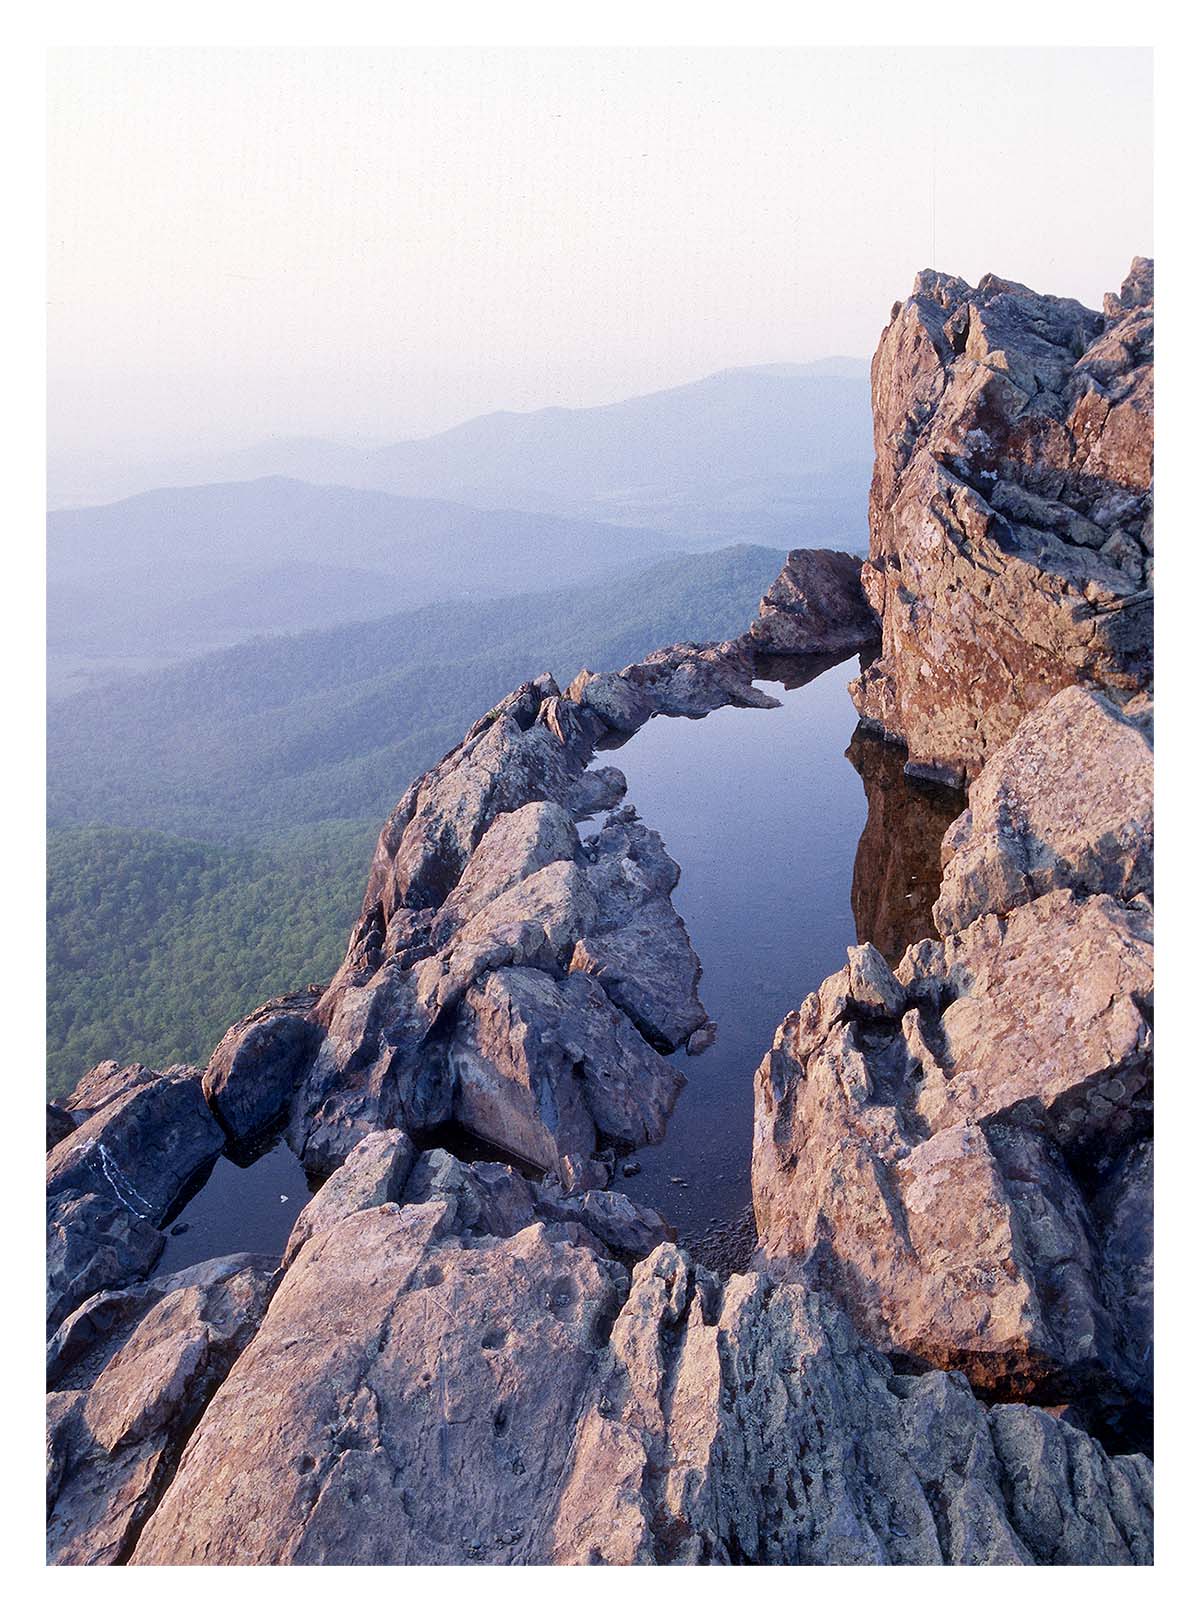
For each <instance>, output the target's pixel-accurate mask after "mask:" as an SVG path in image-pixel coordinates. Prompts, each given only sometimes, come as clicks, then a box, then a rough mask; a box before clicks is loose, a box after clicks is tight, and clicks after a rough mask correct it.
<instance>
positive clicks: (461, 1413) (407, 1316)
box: [131, 1164, 1150, 1565]
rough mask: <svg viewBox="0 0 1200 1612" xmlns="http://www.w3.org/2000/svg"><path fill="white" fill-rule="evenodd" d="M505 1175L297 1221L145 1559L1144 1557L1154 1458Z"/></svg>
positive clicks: (791, 1292) (433, 1181) (429, 1172)
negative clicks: (544, 1215)
mask: <svg viewBox="0 0 1200 1612" xmlns="http://www.w3.org/2000/svg"><path fill="white" fill-rule="evenodd" d="M489 1170H490V1171H491V1172H492V1177H491V1179H490V1180H489V1179H488V1176H487V1174H486V1172H487V1171H489ZM498 1171H499V1167H498V1166H485V1167H478V1166H476V1167H474V1168H467V1167H464V1166H461V1165H458V1166H457V1168H456V1169H455V1168H453V1166H452V1167H451V1168H449V1169H447V1168H446V1167H445V1166H444V1165H442V1166H438V1165H436V1164H435V1165H433V1166H432V1167H431V1168H430V1167H425V1168H422V1166H420V1165H418V1166H417V1167H414V1169H413V1171H412V1173H411V1174H410V1176H409V1178H408V1186H407V1188H406V1191H405V1201H404V1202H403V1203H402V1204H396V1203H384V1204H380V1205H378V1206H375V1207H371V1208H363V1209H359V1210H357V1211H355V1212H352V1213H350V1214H348V1215H346V1216H345V1217H344V1218H342V1219H339V1220H336V1221H334V1222H333V1223H331V1224H329V1225H328V1226H326V1227H325V1228H324V1229H322V1230H321V1231H319V1232H315V1233H314V1235H312V1236H311V1237H310V1238H309V1239H308V1240H307V1241H306V1242H305V1243H304V1245H303V1247H302V1248H301V1249H300V1250H299V1252H298V1254H297V1255H296V1257H295V1258H294V1259H293V1261H292V1263H291V1264H290V1266H289V1268H288V1270H287V1272H286V1274H285V1275H284V1277H283V1280H282V1282H281V1284H280V1286H279V1289H278V1291H277V1292H276V1294H275V1296H274V1298H273V1299H272V1301H271V1304H270V1307H269V1309H268V1310H267V1313H266V1316H265V1319H264V1320H263V1323H262V1325H261V1326H260V1327H259V1329H258V1331H257V1333H256V1335H255V1337H254V1339H253V1341H252V1342H251V1343H249V1344H248V1345H247V1347H246V1348H245V1349H244V1351H243V1352H242V1353H241V1354H240V1355H239V1356H238V1358H237V1360H236V1361H235V1363H234V1364H233V1366H232V1368H231V1369H230V1370H229V1372H228V1374H227V1375H226V1376H225V1378H224V1381H223V1382H222V1384H221V1386H220V1387H219V1388H218V1389H217V1391H216V1393H215V1395H214V1396H213V1398H212V1401H211V1403H210V1405H209V1407H208V1409H207V1410H206V1412H205V1414H204V1416H203V1419H202V1420H201V1422H200V1425H199V1427H198V1428H197V1430H196V1432H195V1433H194V1434H193V1435H192V1438H191V1440H190V1442H189V1443H188V1446H187V1448H186V1450H185V1451H184V1453H183V1456H182V1458H181V1460H180V1462H179V1468H178V1472H177V1474H176V1476H175V1478H174V1480H173V1481H172V1483H171V1485H170V1487H169V1488H168V1489H167V1491H166V1494H165V1495H164V1497H163V1499H162V1500H161V1501H160V1503H159V1505H158V1507H157V1509H156V1510H155V1512H154V1514H153V1515H152V1516H151V1517H150V1518H149V1520H148V1522H147V1523H146V1525H145V1527H144V1528H143V1530H142V1532H141V1536H140V1539H139V1540H138V1543H137V1545H136V1548H135V1549H134V1551H133V1553H132V1557H131V1559H132V1561H133V1562H134V1563H135V1564H168V1563H170V1564H180V1563H187V1564H210V1565H216V1564H232V1563H251V1564H254V1563H292V1564H321V1563H442V1564H448V1563H456V1562H459V1563H461V1562H476V1563H500V1564H508V1563H513V1564H522V1563H564V1564H565V1563H614V1564H615V1563H688V1562H692V1563H695V1562H713V1563H720V1562H747V1561H753V1562H763V1563H772V1562H773V1563H804V1562H870V1563H886V1562H897V1563H905V1562H909V1563H911V1562H941V1561H959V1562H1054V1561H1074V1562H1079V1561H1111V1562H1136V1561H1145V1560H1147V1559H1148V1558H1149V1553H1150V1533H1149V1467H1148V1464H1147V1463H1146V1461H1145V1459H1144V1458H1143V1457H1141V1456H1122V1457H1117V1458H1115V1459H1114V1458H1110V1457H1108V1456H1106V1455H1105V1454H1104V1453H1103V1452H1102V1450H1101V1449H1100V1447H1099V1446H1098V1445H1097V1444H1096V1443H1095V1442H1094V1441H1093V1440H1092V1439H1090V1438H1089V1437H1088V1436H1087V1435H1086V1434H1085V1433H1083V1432H1081V1431H1080V1430H1078V1429H1077V1428H1075V1427H1073V1426H1071V1425H1070V1424H1069V1423H1068V1422H1066V1421H1063V1420H1056V1419H1055V1418H1054V1417H1052V1416H1051V1415H1049V1414H1047V1413H1046V1412H1044V1411H1041V1410H1037V1409H1033V1408H1030V1407H1027V1406H1023V1405H1005V1406H997V1407H995V1408H992V1409H990V1410H989V1409H988V1408H986V1407H985V1406H984V1405H982V1404H981V1403H980V1402H979V1401H978V1400H977V1399H976V1398H975V1397H974V1396H973V1395H972V1394H971V1393H970V1391H969V1389H968V1388H967V1385H966V1383H965V1382H964V1380H963V1379H962V1378H961V1377H958V1376H953V1375H952V1376H946V1375H944V1374H942V1373H930V1374H927V1375H925V1376H923V1377H915V1376H911V1375H904V1374H902V1373H897V1372H895V1371H894V1370H893V1369H892V1368H891V1367H890V1366H889V1365H888V1364H887V1363H886V1361H885V1360H883V1359H882V1358H881V1357H880V1356H879V1355H878V1354H876V1353H875V1352H874V1351H873V1350H872V1349H870V1348H869V1347H867V1346H866V1345H864V1344H863V1343H861V1342H860V1341H859V1340H858V1339H857V1338H856V1337H855V1335H854V1333H853V1331H852V1330H851V1328H850V1327H849V1326H848V1324H847V1322H846V1320H845V1318H844V1317H843V1316H841V1315H840V1314H839V1313H838V1312H837V1310H836V1309H835V1308H834V1307H832V1306H830V1305H829V1304H827V1303H826V1302H825V1301H823V1300H822V1299H820V1298H819V1297H818V1296H817V1295H815V1294H813V1293H811V1292H809V1291H807V1290H806V1289H805V1288H804V1287H803V1286H799V1285H787V1286H782V1287H779V1286H776V1285H774V1284H773V1283H772V1282H771V1281H769V1280H768V1279H767V1278H765V1277H763V1276H761V1275H747V1276H740V1277H733V1278H731V1279H730V1281H729V1282H728V1283H726V1284H724V1285H723V1284H721V1283H719V1282H718V1281H717V1280H716V1279H715V1278H713V1277H711V1276H710V1275H708V1273H706V1272H705V1271H703V1270H702V1269H699V1268H697V1267H695V1266H694V1265H693V1264H692V1262H691V1261H690V1260H689V1259H688V1257H687V1256H686V1255H685V1254H682V1253H681V1252H680V1251H679V1250H678V1249H677V1248H675V1247H673V1246H671V1245H669V1244H668V1245H664V1246H662V1247H660V1248H658V1249H657V1250H656V1251H655V1252H654V1253H653V1254H652V1255H651V1256H650V1257H649V1258H647V1259H646V1260H644V1261H643V1262H642V1263H641V1264H639V1265H638V1266H637V1267H636V1268H635V1269H634V1270H633V1272H632V1274H630V1273H629V1272H628V1271H627V1270H626V1268H625V1267H624V1266H622V1265H620V1264H618V1263H616V1262H614V1261H613V1260H612V1259H611V1258H610V1257H607V1255H606V1253H605V1250H604V1249H603V1248H602V1247H601V1246H600V1245H599V1244H598V1242H597V1241H596V1240H595V1239H594V1237H593V1236H592V1235H591V1234H590V1233H589V1232H588V1231H587V1230H586V1229H584V1228H583V1227H581V1226H580V1225H578V1224H575V1223H569V1222H566V1223H560V1224H553V1223H546V1222H542V1221H536V1220H535V1221H528V1220H527V1221H525V1222H524V1223H520V1219H521V1216H522V1214H524V1213H526V1212H527V1210H526V1208H525V1206H523V1205H521V1204H520V1203H518V1202H517V1200H516V1197H515V1196H514V1191H515V1190H517V1191H519V1189H515V1183H514V1180H513V1179H512V1178H511V1177H509V1178H507V1179H503V1180H501V1179H498V1178H497V1172H498Z"/></svg>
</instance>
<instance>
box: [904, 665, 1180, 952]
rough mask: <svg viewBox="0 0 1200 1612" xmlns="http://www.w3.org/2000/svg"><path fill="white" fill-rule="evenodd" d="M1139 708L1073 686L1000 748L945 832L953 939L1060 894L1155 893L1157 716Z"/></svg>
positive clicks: (943, 906)
mask: <svg viewBox="0 0 1200 1612" xmlns="http://www.w3.org/2000/svg"><path fill="white" fill-rule="evenodd" d="M1134 709H1135V710H1136V712H1137V714H1136V716H1135V715H1134V714H1133V711H1132V710H1131V711H1129V712H1126V713H1124V714H1123V713H1122V712H1121V711H1120V710H1119V709H1118V707H1117V706H1115V705H1114V704H1113V703H1112V702H1111V701H1110V700H1108V699H1106V698H1105V697H1104V696H1103V695H1102V694H1097V693H1095V692H1093V691H1090V690H1084V689H1081V688H1070V689H1064V690H1063V691H1062V693H1061V694H1056V695H1055V697H1054V698H1053V699H1052V700H1050V701H1048V702H1047V703H1046V704H1045V705H1043V706H1042V707H1041V709H1040V710H1039V711H1037V712H1036V713H1035V714H1034V715H1032V716H1029V717H1026V719H1025V720H1024V722H1022V724H1021V726H1020V727H1019V728H1018V729H1017V731H1016V733H1015V734H1014V735H1013V737H1012V739H1010V740H1009V742H1008V743H1007V744H1006V745H1003V746H1002V747H1001V748H1000V749H999V750H998V751H997V752H996V754H995V755H994V756H993V757H992V759H991V760H990V761H989V762H988V764H987V766H986V767H985V768H984V769H983V771H982V772H981V773H980V775H979V777H978V778H977V779H976V780H975V782H974V783H973V784H972V785H971V791H970V809H969V810H968V811H966V812H964V813H963V814H962V816H961V817H960V818H959V819H958V820H957V822H956V823H955V824H954V825H953V828H952V829H951V830H950V831H949V832H948V833H947V835H946V837H945V841H944V844H943V851H942V854H943V857H944V859H945V863H946V866H945V870H944V878H943V883H942V888H941V892H940V894H939V896H938V899H937V903H936V905H935V907H934V918H935V920H936V922H937V926H938V929H939V931H940V932H941V933H942V934H944V935H945V934H949V933H951V931H953V930H955V929H963V928H965V927H966V926H967V925H968V924H969V923H971V922H973V920H974V919H976V918H978V917H981V916H982V915H983V914H984V913H987V912H994V913H1000V914H1003V913H1006V912H1009V911H1011V909H1012V908H1013V907H1016V906H1019V905H1020V904H1021V903H1022V902H1025V901H1029V900H1032V899H1033V898H1034V897H1035V896H1039V895H1044V894H1045V893H1046V892H1047V891H1049V890H1057V889H1067V890H1074V891H1075V892H1076V893H1077V894H1078V895H1093V894H1094V895H1114V896H1120V897H1121V898H1122V899H1124V900H1129V899H1131V898H1132V897H1133V896H1137V895H1141V894H1143V893H1147V894H1148V893H1149V892H1150V890H1151V888H1152V885H1153V879H1154V752H1153V745H1152V740H1151V736H1150V723H1151V720H1152V713H1151V710H1150V707H1149V706H1148V705H1147V704H1145V703H1140V704H1139V705H1138V706H1137V707H1135V708H1134Z"/></svg>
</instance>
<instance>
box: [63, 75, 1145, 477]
mask: <svg viewBox="0 0 1200 1612" xmlns="http://www.w3.org/2000/svg"><path fill="white" fill-rule="evenodd" d="M50 117H51V127H50V196H49V199H50V257H49V265H50V266H49V298H50V306H49V346H50V444H51V452H52V454H54V455H55V456H60V457H61V456H70V457H72V458H74V457H77V456H80V455H82V456H83V457H85V458H90V457H92V456H93V455H97V454H113V455H119V456H121V457H123V458H125V457H127V458H134V459H136V458H139V457H142V456H143V455H144V456H146V457H150V456H152V455H158V454H161V453H164V452H166V453H171V452H177V451H179V452H182V451H188V452H192V451H195V450H197V449H201V450H203V449H207V448H210V447H212V448H218V447H222V446H226V445H233V444H237V443H241V442H244V441H253V440H257V439H259V438H262V437H264V436H267V435H269V434H283V435H291V434H309V433H315V434H321V435H333V436H337V437H343V438H345V437H353V436H365V437H370V438H378V439H390V438H395V437H399V436H405V435H413V434H418V433H423V432H426V431H432V430H437V429H440V428H442V427H444V426H447V425H450V424H453V423H455V422H457V421H458V420H461V419H463V418H466V417H468V416H470V415H472V414H477V413H480V412H482V411H483V410H486V409H491V408H500V407H508V408H534V407H539V406H541V405H544V404H550V403H555V404H566V405H575V404H586V403H599V402H608V401H612V400H614V399H617V398H619V397H623V396H627V395H629V394H631V393H634V392H638V391H649V390H653V389H655V388H657V387H660V386H669V385H673V384H676V383H678V382H681V381H685V380H691V379H694V378H696V377H698V376H700V375H703V374H706V373H709V372H710V371H712V370H715V369H720V368H723V367H725V366H727V365H731V364H755V363H769V362H776V361H781V360H803V359H806V358H815V357H820V356H824V355H828V354H835V353H839V354H840V353H846V354H860V355H862V356H864V357H865V356H868V355H869V354H870V352H871V351H872V349H873V347H874V345H875V342H876V339H877V337H878V334H879V330H880V328H881V326H882V325H883V323H884V322H885V320H886V318H887V314H888V310H889V308H890V306H891V303H892V302H893V301H894V300H895V299H896V298H897V297H900V296H903V295H904V294H905V293H906V292H907V291H908V289H909V287H910V285H911V282H912V278H913V275H914V273H915V272H916V270H917V269H919V268H921V267H924V266H925V265H927V264H929V263H931V262H932V263H934V264H935V265H936V266H937V267H939V268H943V269H947V270H951V271H953V272H955V273H958V274H962V275H965V276H967V277H968V278H970V279H972V280H974V279H977V278H978V277H979V276H980V275H981V274H982V273H984V272H985V271H987V270H989V269H990V270H994V271H995V272H997V273H999V274H1004V275H1007V276H1009V277H1012V278H1015V279H1020V280H1024V281H1026V282H1027V283H1029V284H1031V285H1033V286H1035V287H1037V288H1038V289H1040V290H1046V291H1054V292H1058V293H1062V294H1069V295H1074V296H1078V297H1080V298H1081V299H1082V300H1084V301H1086V302H1089V303H1092V304H1093V305H1096V304H1098V303H1099V300H1100V297H1101V296H1102V294H1103V292H1104V291H1105V290H1106V289H1108V288H1110V287H1113V286H1115V285H1117V284H1118V283H1119V282H1120V280H1121V278H1122V277H1123V275H1124V273H1125V270H1126V267H1127V265H1128V260H1129V258H1130V257H1131V256H1132V255H1133V254H1134V253H1135V252H1146V253H1150V252H1152V250H1153V242H1152V239H1151V176H1150V163H1151V123H1152V119H1151V57H1150V52H1149V51H1147V50H1113V49H1107V50H1106V49H1094V50H1078V51H1077V50H1045V51H1042V50H999V49H987V50H968V51H941V50H926V49H912V50H842V49H838V50H819V49H799V50H769V51H763V50H740V49H738V50H733V49H706V50H656V49H642V50H608V49H604V50H569V51H564V50H557V49H545V50H511V51H509V50H481V51H475V50H437V51H428V50H412V51H407V50H405V51H393V50H371V49H363V50H357V49H356V50H343V49H325V50H282V51H274V50H225V49H212V48H204V49H186V50H183V49H175V50H142V49H118V50H93V49H86V50H71V51H60V52H57V53H55V54H54V56H53V58H52V67H51V75H50Z"/></svg>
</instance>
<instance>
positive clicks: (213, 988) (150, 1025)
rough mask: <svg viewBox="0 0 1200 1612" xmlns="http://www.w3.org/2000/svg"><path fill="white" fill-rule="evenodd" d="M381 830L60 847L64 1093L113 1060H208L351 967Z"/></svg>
mask: <svg viewBox="0 0 1200 1612" xmlns="http://www.w3.org/2000/svg"><path fill="white" fill-rule="evenodd" d="M378 830H379V825H378V824H377V823H340V822H330V823H322V824H320V825H319V826H316V827H313V828H306V829H299V830H296V831H294V832H292V833H288V834H280V835H278V836H276V837H275V838H273V839H272V840H271V841H270V842H269V843H268V844H265V845H262V846H220V845H212V844H200V843H197V842H196V841H194V840H180V839H173V838H171V836H170V835H167V834H159V833H155V832H153V831H151V830H145V829H122V828H68V829H55V830H52V831H51V833H50V837H49V890H48V903H47V1011H46V1036H47V1043H48V1067H49V1081H50V1089H51V1091H52V1092H53V1093H60V1092H63V1091H66V1090H69V1089H70V1087H71V1086H72V1085H73V1084H74V1082H75V1080H76V1079H77V1078H78V1076H79V1075H80V1074H81V1073H82V1071H83V1070H84V1069H87V1068H89V1067H90V1066H91V1065H92V1064H94V1063H98V1062H99V1061H100V1059H102V1058H109V1057H119V1058H121V1059H122V1060H126V1059H137V1060H139V1061H140V1062H143V1063H149V1064H153V1065H156V1066H161V1065H164V1064H169V1063H175V1062H184V1063H188V1062H195V1061H197V1060H201V1061H202V1060H204V1059H206V1058H207V1056H208V1054H209V1053H210V1052H211V1051H212V1048H213V1046H214V1045H215V1044H216V1042H217V1041H218V1040H219V1038H220V1036H221V1035H222V1034H223V1032H224V1031H225V1030H226V1029H227V1028H228V1026H229V1025H230V1024H231V1023H233V1021H234V1020H235V1019H237V1018H238V1017H239V1015H240V1014H242V1013H244V1012H245V1011H246V1010H247V1008H248V1007H251V1006H253V1005H255V1004H256V1003H258V1002H260V1001H264V1000H265V999H266V998H267V997H269V996H273V995H276V994H278V993H279V992H281V991H284V990H290V989H294V988H296V987H297V986H303V985H306V984H308V983H309V981H310V980H316V979H320V980H325V979H327V978H328V977H329V976H330V975H331V974H332V973H333V971H334V969H335V968H336V966H337V964H338V962H339V961H340V960H341V954H342V950H343V948H344V946H345V940H346V932H347V930H348V929H349V926H350V922H351V920H352V918H353V917H354V914H355V912H356V911H357V908H358V904H359V901H360V900H361V898H362V888H363V882H364V880H365V877H366V867H367V862H368V859H369V858H370V854H371V847H372V845H373V843H374V840H375V836H376V834H377V833H378Z"/></svg>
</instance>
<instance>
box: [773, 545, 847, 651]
mask: <svg viewBox="0 0 1200 1612" xmlns="http://www.w3.org/2000/svg"><path fill="white" fill-rule="evenodd" d="M861 573H862V560H861V558H860V557H859V556H857V555H854V554H842V553H839V552H838V551H837V550H835V549H793V550H792V552H791V553H790V554H789V555H788V557H787V563H786V564H785V566H784V568H783V570H782V571H781V572H780V573H779V575H778V577H777V578H776V579H775V581H774V582H772V584H771V586H770V587H769V588H768V589H767V591H766V594H765V595H764V597H763V600H762V603H761V604H760V605H759V607H758V619H757V621H755V622H753V623H752V624H751V627H750V634H749V636H750V639H751V641H752V643H753V645H754V647H755V649H756V650H759V651H763V652H766V653H767V654H780V655H828V654H831V653H841V654H846V655H849V654H852V653H853V652H854V651H855V650H857V649H864V648H866V647H867V646H868V645H870V644H874V643H876V642H877V641H878V639H879V622H878V621H877V620H876V617H875V613H874V611H873V610H872V609H871V606H870V605H869V604H868V602H867V597H866V595H865V594H864V593H863V589H862V579H861Z"/></svg>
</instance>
